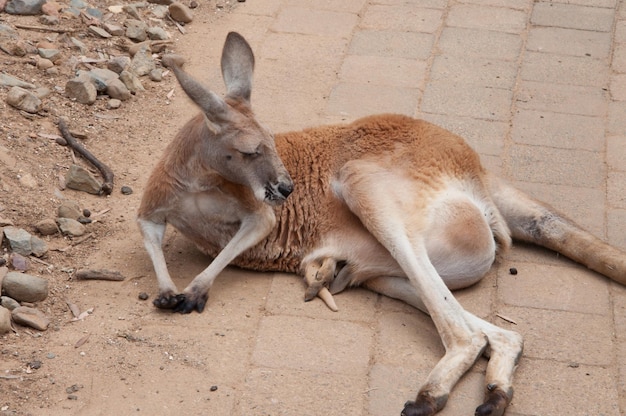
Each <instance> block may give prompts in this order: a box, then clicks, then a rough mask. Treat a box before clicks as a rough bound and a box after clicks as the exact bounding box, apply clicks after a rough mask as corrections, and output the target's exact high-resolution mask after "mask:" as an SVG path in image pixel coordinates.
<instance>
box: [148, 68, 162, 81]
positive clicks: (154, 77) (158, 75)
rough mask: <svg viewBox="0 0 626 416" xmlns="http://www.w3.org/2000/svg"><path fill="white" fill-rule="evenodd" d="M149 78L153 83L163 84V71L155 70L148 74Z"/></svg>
mask: <svg viewBox="0 0 626 416" xmlns="http://www.w3.org/2000/svg"><path fill="white" fill-rule="evenodd" d="M148 77H149V78H150V80H151V81H154V82H161V81H163V71H162V70H161V69H160V68H156V69H153V70H152V71H150V73H149V74H148Z"/></svg>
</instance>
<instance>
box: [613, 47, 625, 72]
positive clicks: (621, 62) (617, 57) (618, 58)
mask: <svg viewBox="0 0 626 416" xmlns="http://www.w3.org/2000/svg"><path fill="white" fill-rule="evenodd" d="M611 69H612V70H613V71H615V72H618V73H621V74H623V73H625V72H626V43H618V44H616V45H615V49H613V60H612V61H611Z"/></svg>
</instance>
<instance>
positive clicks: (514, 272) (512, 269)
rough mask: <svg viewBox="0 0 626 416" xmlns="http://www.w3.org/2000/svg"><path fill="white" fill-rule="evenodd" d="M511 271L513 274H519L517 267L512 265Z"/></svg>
mask: <svg viewBox="0 0 626 416" xmlns="http://www.w3.org/2000/svg"><path fill="white" fill-rule="evenodd" d="M509 273H511V274H512V275H516V274H517V269H516V268H515V267H511V268H510V269H509Z"/></svg>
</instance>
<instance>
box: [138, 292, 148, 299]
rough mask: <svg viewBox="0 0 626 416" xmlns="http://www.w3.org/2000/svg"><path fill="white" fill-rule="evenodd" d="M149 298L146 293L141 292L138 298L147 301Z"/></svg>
mask: <svg viewBox="0 0 626 416" xmlns="http://www.w3.org/2000/svg"><path fill="white" fill-rule="evenodd" d="M149 297H150V295H148V294H147V293H146V292H141V293H140V294H139V296H138V298H139V299H140V300H147V299H148V298H149Z"/></svg>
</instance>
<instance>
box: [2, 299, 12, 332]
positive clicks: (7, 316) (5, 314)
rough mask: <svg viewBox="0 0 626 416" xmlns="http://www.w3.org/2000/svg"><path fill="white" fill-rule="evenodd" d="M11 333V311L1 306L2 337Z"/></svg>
mask: <svg viewBox="0 0 626 416" xmlns="http://www.w3.org/2000/svg"><path fill="white" fill-rule="evenodd" d="M7 332H11V311H10V310H9V309H7V308H5V307H3V306H0V335H2V334H6V333H7Z"/></svg>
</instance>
